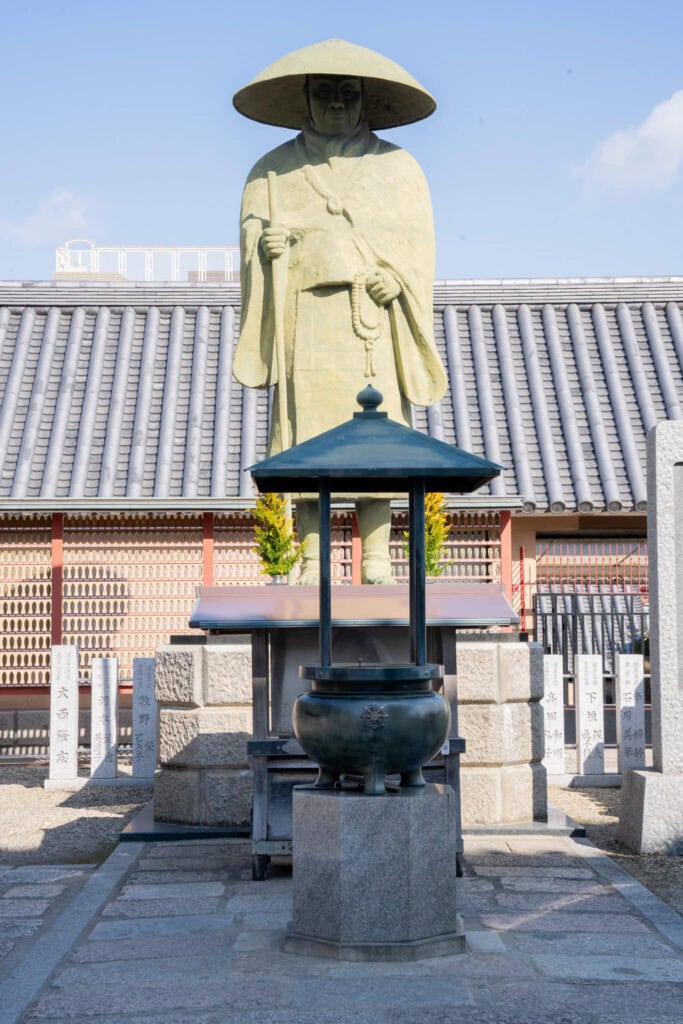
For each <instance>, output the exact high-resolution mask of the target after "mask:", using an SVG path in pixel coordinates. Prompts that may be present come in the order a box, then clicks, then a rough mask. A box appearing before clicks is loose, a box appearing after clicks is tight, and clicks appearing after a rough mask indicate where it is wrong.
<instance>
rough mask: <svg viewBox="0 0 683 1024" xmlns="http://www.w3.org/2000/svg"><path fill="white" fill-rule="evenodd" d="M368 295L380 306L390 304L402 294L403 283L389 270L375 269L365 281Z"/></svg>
mask: <svg viewBox="0 0 683 1024" xmlns="http://www.w3.org/2000/svg"><path fill="white" fill-rule="evenodd" d="M365 288H366V290H367V293H368V295H369V296H370V298H371V299H372V300H373V302H376V303H377V305H378V306H388V305H389V303H390V302H392V301H393V300H394V299H395V298H397V296H399V295H400V294H401V285H400V284H399V283H398V281H397V280H396V278H395V277H394V275H393V274H392V273H391V272H390V271H388V270H381V269H380V268H379V267H378V268H377V270H373V272H372V273H371V274H369V275H368V278H367V280H366V282H365Z"/></svg>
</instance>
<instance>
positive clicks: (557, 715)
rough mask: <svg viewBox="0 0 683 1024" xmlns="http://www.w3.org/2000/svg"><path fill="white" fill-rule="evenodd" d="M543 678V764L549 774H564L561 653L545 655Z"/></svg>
mask: <svg viewBox="0 0 683 1024" xmlns="http://www.w3.org/2000/svg"><path fill="white" fill-rule="evenodd" d="M543 680H544V693H543V700H542V701H541V704H542V706H543V726H544V733H545V753H544V757H543V764H544V765H545V770H546V771H547V773H548V775H564V774H565V765H564V676H563V672H562V655H561V654H545V655H544V656H543Z"/></svg>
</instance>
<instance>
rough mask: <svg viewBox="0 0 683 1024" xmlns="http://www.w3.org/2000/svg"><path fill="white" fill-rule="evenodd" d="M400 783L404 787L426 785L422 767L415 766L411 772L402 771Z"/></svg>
mask: <svg viewBox="0 0 683 1024" xmlns="http://www.w3.org/2000/svg"><path fill="white" fill-rule="evenodd" d="M400 785H401V786H402V787H406V786H425V785H426V783H425V779H424V775H423V774H422V768H414V769H413V770H412V771H409V772H401V782H400Z"/></svg>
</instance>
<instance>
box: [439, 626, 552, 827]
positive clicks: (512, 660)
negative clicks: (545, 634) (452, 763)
mask: <svg viewBox="0 0 683 1024" xmlns="http://www.w3.org/2000/svg"><path fill="white" fill-rule="evenodd" d="M457 687H458V732H459V733H460V735H461V736H462V737H464V739H465V741H466V743H467V752H466V753H465V754H463V756H462V758H461V771H460V780H461V792H462V818H463V824H464V825H465V826H468V825H497V824H504V823H505V822H507V821H510V822H519V821H531V820H533V819H541V820H542V819H545V818H546V816H547V797H546V795H545V788H544V782H543V784H542V780H545V778H546V773H545V771H544V770H543V768H542V766H541V761H542V759H543V756H544V752H545V736H544V720H543V709H542V706H541V703H540V701H541V698H542V697H543V693H544V666H543V651H542V649H541V647H540V645H539V644H533V643H532V644H525V643H505V642H492V641H475V642H469V641H467V642H464V643H460V644H459V645H458V647H457Z"/></svg>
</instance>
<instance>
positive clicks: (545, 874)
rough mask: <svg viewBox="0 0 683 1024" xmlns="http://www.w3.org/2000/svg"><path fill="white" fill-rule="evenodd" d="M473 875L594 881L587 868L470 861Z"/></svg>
mask: <svg viewBox="0 0 683 1024" xmlns="http://www.w3.org/2000/svg"><path fill="white" fill-rule="evenodd" d="M471 864H472V867H473V868H474V873H475V874H476V875H482V876H488V875H492V876H494V877H496V878H501V879H505V878H507V877H508V875H511V876H513V877H514V876H517V875H521V876H522V877H526V876H531V877H532V878H588V879H591V880H592V881H594V880H595V875H594V874H593V872H592V871H591V870H590V869H589V868H565V867H561V866H557V867H552V868H548V867H531V866H527V865H526V864H508V865H505V866H503V865H500V864H499V865H497V866H494V865H492V864H481V863H479V862H478V861H471Z"/></svg>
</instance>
